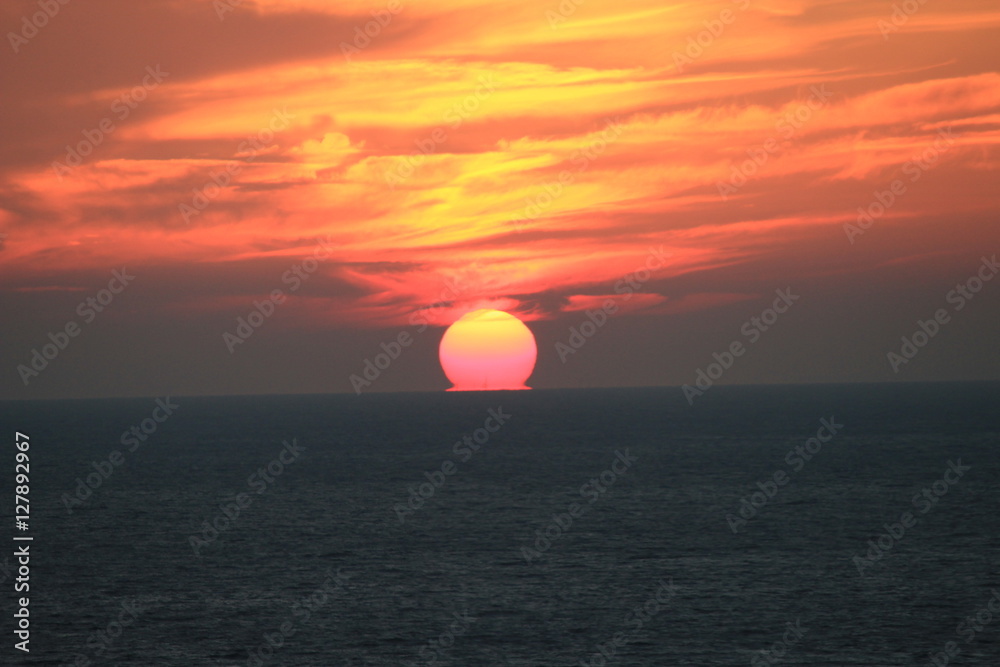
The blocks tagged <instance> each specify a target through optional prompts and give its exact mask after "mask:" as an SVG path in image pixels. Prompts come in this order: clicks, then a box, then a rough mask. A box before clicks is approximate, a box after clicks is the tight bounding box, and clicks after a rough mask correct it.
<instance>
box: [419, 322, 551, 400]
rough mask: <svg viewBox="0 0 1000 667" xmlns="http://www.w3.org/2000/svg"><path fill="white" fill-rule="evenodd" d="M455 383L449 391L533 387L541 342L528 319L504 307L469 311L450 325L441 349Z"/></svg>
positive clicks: (445, 368)
mask: <svg viewBox="0 0 1000 667" xmlns="http://www.w3.org/2000/svg"><path fill="white" fill-rule="evenodd" d="M438 354H439V356H440V358H441V368H443V369H444V374H445V375H447V376H448V379H449V380H451V383H452V384H453V385H455V386H454V387H452V388H451V389H449V390H448V391H473V390H477V389H478V390H482V389H530V387H528V386H527V385H525V382H526V381H527V380H528V377H530V376H531V372H532V371H533V370H534V369H535V360H536V359H537V357H538V346H537V345H536V344H535V336H534V334H532V333H531V329H529V328H528V327H527V326H525V324H524V322H522V321H521V320H519V319H517V318H516V317H514V316H513V315H511V314H510V313H505V312H503V311H502V310H490V309H486V308H484V309H480V310H474V311H472V312H471V313H466V314H465V315H463V316H462V317H461V319H459V320H458V321H456V322H455V323H454V324H452V325H451V326H450V327H448V330H447V331H445V332H444V337H443V338H442V339H441V346H440V348H439V350H438Z"/></svg>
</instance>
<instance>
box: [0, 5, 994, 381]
mask: <svg viewBox="0 0 1000 667" xmlns="http://www.w3.org/2000/svg"><path fill="white" fill-rule="evenodd" d="M46 4H47V3H46V2H44V1H43V2H42V5H43V6H45V5H46ZM52 4H53V5H56V6H57V11H55V13H54V15H53V16H51V17H49V16H42V15H39V18H38V19H37V22H38V23H42V24H43V25H42V27H40V28H37V29H36V28H35V27H34V26H31V25H30V22H31V17H32V16H33V15H35V14H38V13H39V12H41V11H42V10H41V9H39V5H38V4H37V3H36V2H22V1H16V2H5V3H3V6H2V8H0V24H2V27H3V33H4V35H5V38H4V44H3V45H2V46H0V53H2V55H0V91H2V104H0V128H2V133H3V141H2V142H0V234H3V235H4V236H3V241H2V246H0V306H2V310H3V313H4V316H3V324H2V326H0V360H2V364H3V369H2V372H3V376H4V378H5V379H4V381H3V382H2V383H0V397H3V398H45V397H88V396H133V395H137V396H154V395H155V396H160V395H168V394H177V395H183V394H228V393H287V392H352V391H354V390H353V389H352V384H351V382H350V380H349V377H350V376H351V375H352V374H359V373H361V372H362V369H363V368H364V364H365V360H366V359H371V358H373V357H374V356H375V355H376V354H378V353H379V352H381V347H380V346H381V344H382V343H388V342H389V341H393V340H397V337H398V336H399V334H400V332H402V331H407V332H409V333H410V335H411V336H412V338H413V343H412V345H410V346H408V347H406V348H405V349H404V350H403V351H402V353H401V354H400V356H399V358H398V359H396V360H394V361H393V363H392V365H391V366H389V367H388V368H387V369H385V370H383V371H382V372H381V374H380V376H379V377H378V378H377V379H376V380H375V381H373V382H372V385H371V387H370V388H369V389H366V391H369V390H370V391H371V392H377V391H399V390H438V389H445V388H446V387H448V386H450V383H448V381H447V379H446V378H445V376H444V374H443V372H442V371H441V369H440V366H439V364H438V359H437V345H438V343H439V341H440V339H441V335H442V333H443V330H444V329H443V327H444V326H446V325H448V324H450V323H451V322H453V321H455V320H456V319H458V318H459V317H460V316H461V315H463V314H465V313H467V312H469V311H471V310H475V309H478V308H495V309H499V310H505V311H507V312H510V313H513V314H515V315H517V316H518V317H520V318H521V319H522V320H524V321H525V322H526V323H527V324H528V326H529V327H530V328H531V329H532V331H533V332H534V334H535V336H536V338H537V341H538V366H537V368H536V371H535V375H534V376H533V378H532V380H531V382H530V384H531V386H533V387H537V388H545V387H587V386H644V385H669V386H678V387H679V386H680V385H683V384H693V383H694V382H695V378H696V374H697V371H698V369H703V368H705V367H706V366H708V365H709V364H710V363H711V362H713V353H721V352H723V351H724V350H727V349H729V347H730V345H731V343H733V342H734V341H742V342H743V343H744V344H745V345H746V348H747V349H746V353H745V354H744V355H743V356H740V357H739V359H738V360H736V361H735V363H734V364H733V367H732V368H731V369H728V370H727V371H726V374H725V375H724V376H723V377H722V379H721V380H720V382H722V383H772V382H842V381H899V380H903V381H916V380H951V379H1000V352H998V346H997V340H998V336H1000V317H998V315H997V313H998V306H1000V279H997V280H993V281H992V282H990V281H989V280H986V282H985V284H984V286H983V287H982V290H981V291H980V292H978V293H976V294H975V298H971V299H965V301H966V302H965V303H964V304H963V307H962V308H960V309H959V308H957V307H956V306H957V299H955V298H953V299H949V294H950V293H951V291H952V290H954V289H955V288H956V286H957V285H958V284H963V285H964V284H965V283H966V281H967V280H969V279H970V278H972V277H973V276H976V275H977V272H979V275H980V276H983V277H985V276H986V275H990V276H991V277H992V274H990V272H989V271H990V270H989V269H983V268H982V267H983V266H984V264H983V258H984V257H985V258H987V259H989V258H991V257H993V256H994V255H996V254H997V253H998V252H1000V227H998V224H1000V218H998V214H1000V195H998V192H1000V191H998V183H997V166H998V162H1000V150H998V144H1000V73H998V71H1000V48H998V44H1000V7H998V6H997V3H996V1H995V0H977V1H974V0H949V1H948V2H944V1H940V0H939V1H928V2H925V3H923V4H921V3H920V2H918V1H917V0H912V2H910V3H897V4H896V5H894V4H893V3H892V2H888V1H879V2H875V1H869V0H861V1H839V0H739V1H738V2H729V1H728V0H727V1H725V2H705V1H702V0H699V1H698V2H667V3H664V2H652V1H644V0H618V1H616V2H606V1H604V0H576V1H575V2H573V1H572V0H565V1H564V2H562V3H561V4H560V3H558V2H549V3H546V2H535V1H532V2H520V1H517V0H514V1H511V2H504V3H496V2H486V1H485V0H440V1H437V2H422V3H417V2H407V1H406V0H401V1H400V2H397V1H396V0H393V1H392V2H385V1H382V0H377V1H375V2H370V1H363V2H362V1H357V0H345V1H342V2H335V3H331V2H326V1H323V0H281V1H279V0H261V1H258V2H251V1H250V0H243V1H242V2H239V1H237V0H231V1H227V0H219V1H216V2H212V1H198V0H185V1H181V0H143V1H142V2H135V1H126V0H120V1H119V0H98V1H94V2H90V1H85V0H70V2H68V3H67V4H65V5H61V4H58V3H57V2H56V1H55V0H52ZM904 5H905V7H904ZM894 7H895V8H896V9H895V10H894ZM908 10H909V11H910V12H911V13H909V14H908V13H907V11H908ZM894 11H895V15H894ZM25 17H27V18H25ZM42 18H44V19H45V20H44V21H43V20H41V19H42ZM25 21H27V22H28V23H27V24H26V23H25ZM366 30H367V34H366ZM894 183H895V187H894ZM894 191H895V192H894ZM880 199H881V200H882V202H881V203H879V200H880ZM887 202H888V205H887V206H883V205H884V204H886V203H887ZM859 207H861V208H863V209H868V210H869V211H871V212H872V213H873V216H872V218H871V219H869V220H864V219H863V220H862V222H863V224H864V225H865V227H864V228H862V227H860V226H858V225H859V223H858V219H859V210H858V209H859ZM883 209H884V212H883ZM304 262H305V264H304ZM986 266H989V265H988V264H987V265H986ZM646 267H652V268H650V269H649V272H648V273H644V271H645V270H646ZM116 270H117V271H124V274H123V275H126V276H134V279H129V280H126V281H125V282H126V283H127V284H125V285H124V286H123V285H122V280H121V279H115V281H114V282H113V283H112V285H113V287H114V290H118V291H119V292H120V293H117V294H113V298H112V299H111V301H110V302H109V303H107V304H106V305H103V306H101V308H102V310H101V312H97V311H96V310H93V311H91V309H89V308H88V307H87V306H84V307H82V308H80V307H79V305H80V304H81V303H84V304H85V303H86V299H87V298H88V297H95V296H96V295H97V294H98V293H99V291H100V290H101V289H103V288H107V287H108V285H109V281H113V278H114V273H113V272H114V271H116ZM637 270H643V271H642V272H640V274H639V275H638V276H636V275H634V272H635V271H637ZM630 275H631V278H629V276H630ZM630 283H631V285H630ZM275 290H281V294H280V298H278V299H275V301H269V299H271V297H272V295H273V293H274V292H275ZM776 290H790V291H791V293H794V295H796V296H797V297H799V298H798V299H797V300H796V301H795V302H794V305H792V306H791V307H788V308H787V312H785V313H782V314H781V315H780V316H779V317H778V319H777V322H775V323H774V324H773V325H772V326H770V327H768V329H767V330H766V331H763V330H760V331H759V336H758V337H757V339H753V340H752V339H751V336H748V335H747V333H746V332H745V331H742V329H743V327H744V324H745V323H746V322H748V321H749V320H750V318H751V317H754V316H760V315H761V313H762V311H764V310H765V309H767V308H770V307H771V306H772V304H773V303H774V302H775V299H776V296H775V293H776ZM112 291H113V290H112ZM106 294H107V293H106ZM963 299H964V297H963ZM608 302H613V304H614V306H615V312H613V313H612V314H610V315H608V317H607V321H606V322H604V323H603V325H602V326H600V327H599V328H597V332H596V333H595V334H594V335H593V336H592V337H590V338H588V339H586V342H585V344H584V345H582V346H581V347H579V349H575V351H574V352H573V353H572V354H568V355H562V356H560V354H559V353H558V352H557V351H556V346H557V344H558V343H560V342H563V343H565V342H567V341H569V339H570V337H571V331H570V328H571V327H574V326H575V327H579V325H580V324H581V323H582V322H584V321H587V319H588V315H587V311H588V310H590V311H591V312H594V309H595V308H598V309H599V308H603V307H604V304H606V303H608ZM255 303H258V304H262V306H260V307H259V308H260V310H263V311H267V312H265V313H264V314H265V315H269V316H268V317H266V318H264V321H263V323H262V324H261V326H260V327H259V328H258V329H254V330H253V335H252V336H249V337H248V338H246V339H245V340H242V339H241V340H240V342H238V343H233V342H232V338H230V339H228V342H227V339H226V338H225V336H224V335H225V334H226V333H227V332H229V333H233V332H236V330H237V318H240V317H244V318H246V317H248V316H249V315H250V313H251V312H253V311H255V310H256V309H258V306H255ZM432 306H433V307H432ZM939 309H946V310H947V311H948V314H949V318H948V321H947V322H945V323H942V324H941V325H940V331H939V332H937V334H936V335H935V336H933V337H932V339H931V340H930V342H929V343H928V344H927V345H926V347H923V348H921V349H920V350H919V353H918V354H917V355H916V356H915V357H914V358H913V359H912V360H908V363H906V364H905V365H902V366H901V367H897V368H893V366H892V365H891V363H890V361H888V360H887V354H888V353H890V352H893V351H896V352H899V350H900V347H901V345H902V343H901V337H902V336H912V335H913V334H914V332H915V331H918V330H919V325H918V320H928V319H933V318H934V316H935V312H936V311H938V310H939ZM261 317H263V315H262V316H261ZM70 322H75V323H77V325H78V326H79V332H78V335H76V336H74V337H72V338H71V339H69V342H68V344H67V345H66V346H65V349H63V350H60V351H59V353H58V356H56V357H55V358H53V359H50V360H48V365H47V366H46V367H45V368H44V369H43V370H41V371H39V372H38V373H37V375H31V376H30V377H28V379H27V380H25V379H24V376H23V373H22V372H19V371H18V366H19V365H24V366H26V367H27V366H30V363H31V359H32V353H33V350H35V349H38V350H41V348H42V347H43V346H44V345H46V344H48V343H50V340H51V338H50V333H51V334H56V332H60V331H64V329H65V327H66V326H67V324H68V323H70ZM424 322H426V323H427V324H426V325H424V324H423V323H424ZM234 335H237V336H238V335H239V334H234ZM56 338H58V336H56Z"/></svg>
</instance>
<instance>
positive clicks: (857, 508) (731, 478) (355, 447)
mask: <svg viewBox="0 0 1000 667" xmlns="http://www.w3.org/2000/svg"><path fill="white" fill-rule="evenodd" d="M164 398H165V397H164ZM171 401H172V402H173V403H174V404H175V405H177V407H176V408H171V411H172V414H171V415H169V416H167V417H166V419H165V421H163V422H162V423H157V422H154V421H147V422H146V427H147V430H149V429H151V428H152V427H153V426H154V425H155V427H156V429H155V431H154V432H152V433H151V434H150V435H148V436H147V435H145V434H143V436H144V437H145V438H146V440H145V441H144V442H139V441H138V439H136V441H134V442H133V441H132V440H130V439H129V438H131V437H132V436H129V438H127V439H126V440H127V442H128V444H125V445H123V444H122V442H121V439H122V433H123V432H125V431H127V430H129V429H130V427H131V426H132V425H137V426H138V427H139V432H140V433H141V425H142V422H143V420H144V419H147V418H150V417H151V416H152V415H153V413H154V409H155V408H156V407H157V406H156V403H155V402H154V400H153V399H138V400H131V399H130V400H103V401H54V402H52V401H50V402H7V403H2V404H0V422H2V423H3V424H4V426H5V428H6V429H7V431H8V432H9V435H10V439H13V432H14V431H15V430H17V431H21V432H23V433H27V434H28V435H29V436H30V442H31V449H30V454H31V464H30V465H31V489H30V497H31V502H32V514H31V526H30V531H29V533H28V534H30V535H31V536H33V537H34V541H33V542H32V543H31V547H30V548H31V554H32V560H31V579H30V598H31V603H30V613H31V623H32V626H31V627H32V634H31V644H30V646H31V653H30V656H23V655H20V654H19V653H20V652H18V651H15V650H13V648H12V645H13V643H14V641H16V639H15V638H14V635H13V633H12V630H13V619H12V617H11V614H12V613H13V609H14V598H15V594H14V593H13V592H12V591H11V585H12V583H13V582H12V577H13V576H16V574H13V573H12V574H7V570H9V568H10V566H11V564H12V560H13V558H12V556H7V555H5V556H0V563H2V564H3V565H4V567H5V571H4V572H2V573H0V578H2V579H3V585H2V590H3V591H4V594H3V597H2V600H3V609H4V619H5V620H4V623H3V627H4V639H5V641H6V642H7V645H6V646H4V647H3V648H2V650H0V663H2V664H37V665H63V664H80V665H86V664H91V665H136V666H138V665H143V666H147V665H154V666H160V665H162V666H173V665H177V666H184V667H196V666H201V665H218V666H233V665H260V664H264V665H296V666H298V665H302V666H313V665H315V666H324V667H333V666H340V665H354V666H361V665H439V666H450V665H455V666H459V665H460V666H473V667H475V666H487V665H521V666H549V665H555V666H558V665H565V666H571V665H603V664H609V665H651V666H654V665H655V666H672V665H770V664H783V665H867V666H881V665H885V666H888V665H931V664H935V663H934V662H932V656H937V657H936V658H935V659H936V660H937V664H945V662H943V661H944V660H945V656H944V655H943V654H945V653H946V651H947V650H948V648H949V644H948V643H949V642H953V643H954V644H953V645H952V646H951V647H950V648H951V649H952V652H953V653H955V651H957V653H955V655H954V656H953V657H951V658H949V659H948V661H947V664H953V665H989V666H995V665H1000V593H996V592H995V591H1000V568H998V565H1000V518H998V512H1000V485H998V480H1000V475H998V473H1000V455H998V452H997V448H998V446H1000V409H998V406H1000V385H998V384H995V383H994V384H984V383H978V384H926V385H920V384H912V385H906V384H893V385H853V386H800V387H715V388H712V389H711V390H709V391H708V392H707V393H706V394H705V395H704V396H702V397H699V398H698V399H696V401H695V404H694V406H693V407H691V406H689V405H688V403H687V401H686V400H685V398H684V396H683V395H682V393H681V391H680V390H679V389H677V388H672V389H628V390H626V389H620V390H610V389H606V390H575V391H568V390H565V391H537V390H536V391H530V392H473V393H440V394H393V395H363V396H360V397H357V396H342V395H341V396H283V397H238V398H183V397H172V398H171ZM490 410H494V411H501V412H502V413H504V414H508V415H510V416H509V417H503V419H504V421H505V423H504V424H503V425H498V422H496V421H495V420H490V421H487V418H488V417H490V413H489V411H490ZM156 414H157V416H159V417H164V416H165V413H164V412H163V411H162V410H161V411H158V412H157V413H156ZM821 420H826V421H827V422H828V423H830V424H831V426H832V430H833V431H835V433H834V434H832V437H831V427H824V429H823V430H822V431H820V427H821V424H822V422H821ZM484 425H488V426H490V427H491V428H496V429H497V430H496V431H495V432H493V433H488V432H487V431H485V430H483V431H480V432H479V433H478V434H477V433H476V429H481V428H483V427H484ZM841 425H842V426H841ZM497 427H498V428H497ZM818 431H819V435H821V436H823V439H824V440H826V442H820V441H819V439H817V440H813V441H812V443H808V444H807V442H808V441H809V439H810V438H815V437H816V436H817V432H818ZM463 435H470V437H472V438H475V437H476V436H477V435H478V437H479V438H480V440H485V442H483V444H481V445H479V449H478V451H474V450H473V449H472V448H471V447H468V446H467V445H465V444H464V443H463V444H462V445H460V446H459V448H458V450H457V451H456V450H455V448H454V445H455V443H456V442H458V441H461V440H462V438H463ZM472 442H473V443H474V442H475V441H474V440H472ZM136 443H138V444H136ZM283 443H288V444H289V445H291V446H290V447H289V446H288V445H285V444H283ZM796 447H800V448H804V447H812V449H813V453H810V452H809V450H808V449H802V450H800V451H801V452H803V453H802V454H799V453H796V451H795V448H796ZM130 450H134V451H130ZM14 451H15V450H14V447H13V446H12V445H10V446H8V447H7V448H6V449H5V452H6V453H5V454H4V456H5V457H7V459H9V460H8V461H7V462H6V463H4V464H3V466H0V467H2V469H3V470H5V471H7V472H5V473H3V482H2V484H0V488H2V489H3V490H4V493H3V498H4V500H3V502H4V515H5V517H6V518H5V522H6V525H7V527H6V528H5V529H4V531H3V534H0V539H3V540H4V541H9V540H10V537H11V536H12V535H14V534H15V533H16V531H15V530H14V528H13V519H12V506H11V504H10V502H11V496H12V495H13V493H12V491H13V489H12V486H13V484H12V482H13V479H12V478H13V456H14ZM116 451H117V452H119V454H114V452H116ZM282 457H283V458H284V462H283V463H281V462H280V460H281V458H282ZM806 457H808V460H806ZM109 459H113V460H114V461H116V462H117V463H118V465H115V463H114V462H112V461H111V460H109ZM448 461H450V462H451V463H450V464H449V463H446V462H448ZM626 461H627V462H628V463H627V465H626V463H625V462H626ZM102 462H104V463H102ZM269 465H270V467H271V472H268V471H267V468H268V466H269ZM95 466H96V468H95ZM443 466H444V467H445V468H446V469H447V471H448V472H450V474H447V475H446V474H445V473H443V472H440V471H441V470H442V467H443ZM97 469H103V470H104V472H105V473H106V474H107V473H109V474H107V476H106V478H104V476H102V474H101V473H100V472H95V470H97ZM259 470H260V472H258V471H259ZM613 470H617V472H609V471H613ZM435 471H438V472H439V474H435ZM91 473H93V475H92V476H91V480H90V481H91V482H93V484H94V485H95V486H97V483H98V481H99V482H100V484H99V486H97V488H96V489H90V488H89V487H88V486H87V477H88V475H90V474H91ZM428 474H429V478H430V481H429V478H428ZM776 475H777V479H778V480H780V481H781V482H783V483H782V484H781V485H779V484H777V483H775V479H776ZM265 476H266V477H265ZM267 480H270V481H267ZM591 480H595V481H596V483H595V482H592V481H591ZM435 482H437V484H438V486H437V487H436V488H435V487H434V483H435ZM769 482H770V483H773V484H774V485H773V486H771V484H769ZM81 483H82V484H83V486H80V484H81ZM425 483H426V486H424V487H423V489H421V488H420V487H421V485H422V484H425ZM758 483H760V486H758ZM935 483H936V486H935ZM78 487H79V489H78ZM761 487H762V489H763V490H762V489H761ZM925 488H927V489H928V491H927V493H928V494H929V496H928V498H924V497H923V496H921V495H920V494H921V493H922V491H923V489H925ZM410 489H412V490H413V492H412V493H411V490H410ZM421 490H422V491H423V492H424V493H425V495H429V497H428V498H426V499H424V498H421V496H420V493H421ZM78 491H79V495H82V496H86V498H85V499H84V500H79V498H78V496H77V493H78ZM87 491H89V492H90V495H89V496H87V495H86V493H87ZM430 491H433V495H430ZM755 492H757V493H758V495H756V496H754V495H753V494H754V493H755ZM411 496H412V497H413V498H414V500H413V501H412V505H411V506H409V507H407V506H406V504H407V502H408V501H409V500H410V498H411ZM744 498H746V499H747V502H746V503H742V502H741V501H742V499H744ZM753 504H756V505H757V506H756V507H754V506H753ZM240 505H242V507H241V506H240ZM741 506H742V507H743V513H744V516H742V517H741V515H740V511H741ZM227 507H228V509H223V508H227ZM404 507H405V508H406V509H405V511H404V510H403V508H404ZM413 507H417V509H413ZM236 508H238V510H239V513H238V515H237V514H236V512H235V509H236ZM571 511H572V512H573V513H575V514H576V516H573V515H572V514H571ZM226 512H228V513H229V514H230V515H232V516H233V517H234V518H229V517H227V516H226ZM905 513H909V516H910V519H906V518H905ZM553 515H557V518H555V519H554V518H553ZM746 516H749V517H750V518H749V519H747V520H745V519H744V517H746ZM744 520H745V523H744V522H743V521H744ZM212 523H214V524H215V526H214V527H213V526H211V524H212ZM904 523H907V524H909V525H908V526H904V525H903V524H904ZM560 524H561V525H560ZM887 524H888V526H887ZM894 524H898V525H894ZM734 527H735V531H734ZM890 533H895V535H891V534H890ZM880 536H882V537H881V538H880ZM192 538H194V539H192ZM880 539H881V542H882V546H883V547H885V548H884V549H883V548H879V547H878V541H879V540H880ZM869 540H871V541H872V543H871V544H870V543H869ZM9 543H10V544H14V543H13V542H9ZM873 544H874V545H875V547H873V546H872V545H873ZM870 550H871V554H870V555H871V556H873V558H871V559H869V558H868V557H867V556H866V552H869V551H870ZM12 551H13V548H11V549H9V550H8V549H4V552H5V553H6V554H9V553H12ZM995 594H996V595H997V598H996V601H995V602H993V603H992V605H993V609H994V610H997V611H996V612H994V611H990V610H989V606H988V605H989V604H990V600H991V597H992V596H994V595H995ZM123 605H124V606H123ZM977 614H978V620H977ZM987 617H989V618H987ZM967 619H969V620H971V623H972V624H971V625H970V624H969V620H967ZM977 628H978V629H977ZM599 647H603V649H604V651H605V653H606V654H608V655H609V656H610V657H602V656H601V654H600V653H599V650H600V648H599ZM762 651H767V652H768V653H762ZM937 654H942V655H937ZM252 656H260V657H252ZM88 661H89V662H88Z"/></svg>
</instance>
